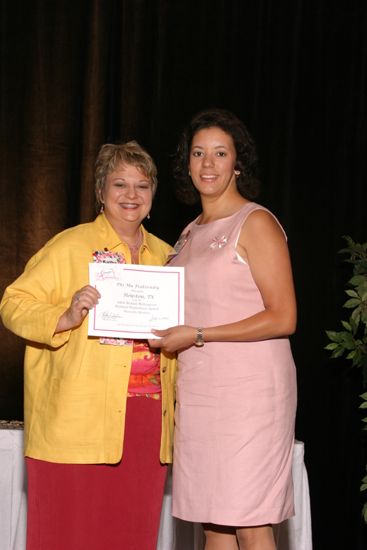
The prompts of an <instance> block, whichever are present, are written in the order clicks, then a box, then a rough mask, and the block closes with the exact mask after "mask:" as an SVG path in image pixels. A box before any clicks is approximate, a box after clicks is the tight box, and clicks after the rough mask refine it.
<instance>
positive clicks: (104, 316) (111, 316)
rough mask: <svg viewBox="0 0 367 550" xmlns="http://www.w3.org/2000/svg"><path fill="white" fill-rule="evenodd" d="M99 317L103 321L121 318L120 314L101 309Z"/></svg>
mask: <svg viewBox="0 0 367 550" xmlns="http://www.w3.org/2000/svg"><path fill="white" fill-rule="evenodd" d="M101 317H102V319H103V321H118V320H119V319H122V315H119V314H118V313H112V312H111V311H103V312H102V313H101Z"/></svg>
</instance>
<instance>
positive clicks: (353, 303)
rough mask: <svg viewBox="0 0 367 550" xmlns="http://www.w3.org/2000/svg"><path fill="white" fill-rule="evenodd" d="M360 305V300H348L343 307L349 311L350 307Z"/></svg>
mask: <svg viewBox="0 0 367 550" xmlns="http://www.w3.org/2000/svg"><path fill="white" fill-rule="evenodd" d="M360 303H361V300H360V299H359V298H350V299H349V300H347V301H346V302H345V304H343V307H346V308H347V309H351V308H352V307H358V306H359V305H360Z"/></svg>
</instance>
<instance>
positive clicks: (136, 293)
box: [88, 262, 185, 339]
mask: <svg viewBox="0 0 367 550" xmlns="http://www.w3.org/2000/svg"><path fill="white" fill-rule="evenodd" d="M89 284H90V285H91V286H94V287H95V288H96V289H97V290H98V291H99V293H100V294H101V298H100V299H99V303H98V304H97V305H96V306H95V307H94V308H93V309H91V310H90V312H89V319H88V334H89V335H90V336H109V337H114V338H136V339H146V338H151V339H153V338H158V336H154V334H152V333H151V329H165V328H168V327H172V326H176V325H183V324H184V322H185V321H184V268H183V267H169V266H167V267H166V266H164V267H160V266H155V265H134V264H114V263H111V264H110V263H98V262H96V263H90V264H89Z"/></svg>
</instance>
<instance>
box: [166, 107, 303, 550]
mask: <svg viewBox="0 0 367 550" xmlns="http://www.w3.org/2000/svg"><path fill="white" fill-rule="evenodd" d="M256 162H257V161H256V152H255V146H254V142H253V140H252V138H251V136H250V135H249V133H248V131H247V129H246V127H245V126H244V125H243V123H242V122H241V121H240V120H239V119H238V118H237V117H236V116H234V115H233V114H232V113H230V112H228V111H224V110H219V109H213V110H207V111H204V112H202V113H199V114H198V115H196V117H194V119H193V120H192V121H191V122H190V124H189V126H188V128H187V129H186V130H185V132H184V133H183V136H182V139H181V142H180V144H179V147H178V152H177V157H176V166H175V173H176V177H177V180H178V183H179V191H180V194H181V196H183V195H184V196H185V198H186V199H188V200H190V199H192V198H193V197H194V198H195V197H197V198H200V200H201V205H202V213H201V214H200V215H199V216H198V217H197V218H196V219H195V220H194V221H193V222H191V223H190V224H189V225H188V226H187V227H186V228H185V229H184V231H183V233H182V235H181V237H180V239H179V241H178V243H177V245H176V247H175V248H176V255H175V257H173V258H172V260H171V265H179V266H184V267H185V296H186V298H185V302H186V303H185V315H186V325H184V326H176V327H171V328H168V329H167V330H161V331H158V330H157V331H156V334H157V335H158V336H160V337H161V340H160V345H161V347H162V349H163V350H165V351H166V352H173V351H178V352H179V372H178V380H177V399H176V416H175V420H176V430H175V444H174V474H173V476H174V477H173V492H174V493H173V515H174V516H176V517H179V518H181V519H184V520H188V521H194V522H201V523H203V525H204V530H205V535H206V546H205V548H206V550H215V549H220V550H236V549H238V548H240V549H246V550H274V549H275V542H274V537H273V532H272V524H276V523H279V522H281V521H283V520H285V519H286V518H289V517H290V516H292V515H293V513H294V512H293V486H292V475H291V469H292V452H293V442H294V421H295V411H296V373H295V366H294V362H293V358H292V353H291V349H290V345H289V340H288V336H289V335H290V334H292V333H293V332H294V330H295V327H296V300H295V293H294V287H293V279H292V269H291V263H290V258H289V253H288V247H287V242H286V237H285V234H284V231H283V229H282V227H281V226H280V224H279V222H278V221H277V220H276V218H275V217H274V215H273V214H271V213H270V212H269V211H268V210H267V209H266V208H264V207H262V206H260V205H259V204H257V203H255V202H253V198H254V196H255V187H256V184H257V179H256Z"/></svg>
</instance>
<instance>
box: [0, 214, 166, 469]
mask: <svg viewBox="0 0 367 550" xmlns="http://www.w3.org/2000/svg"><path fill="white" fill-rule="evenodd" d="M143 237H144V238H143V244H142V247H141V249H140V256H139V261H140V263H141V264H145V265H163V264H164V263H165V262H166V259H167V255H168V253H169V251H170V250H171V247H170V246H169V245H168V244H166V243H165V242H163V241H161V240H160V239H158V238H157V237H155V236H154V235H152V234H150V233H148V232H147V231H146V230H145V229H144V228H143ZM103 249H108V250H111V251H113V252H120V253H122V254H123V255H124V256H125V259H126V261H127V263H130V261H131V256H130V251H129V248H128V246H126V245H125V243H122V242H121V239H120V238H119V237H118V235H117V234H116V233H115V231H114V230H113V228H112V227H111V225H110V224H109V222H108V221H107V219H106V217H105V216H104V214H100V215H99V216H98V217H97V218H96V219H95V221H94V222H91V223H86V224H82V225H78V226H76V227H72V228H70V229H67V230H66V231H63V232H61V233H59V234H58V235H56V236H55V237H54V238H53V239H51V240H50V241H49V242H48V243H47V244H46V245H45V246H44V247H43V248H42V249H41V250H40V251H39V252H37V253H36V254H35V255H34V256H33V257H32V258H31V259H30V260H29V262H28V263H27V266H26V268H25V271H24V273H23V274H22V275H21V276H20V277H19V278H18V279H16V281H14V283H13V284H11V285H10V286H9V287H8V288H7V289H6V291H5V293H4V296H3V299H2V302H1V304H0V313H1V316H2V320H3V322H4V325H5V326H6V327H7V328H9V329H10V330H11V331H13V332H14V333H15V334H17V335H19V336H21V337H22V338H25V339H26V340H27V345H26V351H25V363H24V367H25V374H24V384H25V387H24V392H25V395H24V409H25V410H24V424H25V433H24V436H25V437H24V441H25V454H26V456H30V457H33V458H38V459H42V460H48V461H50V462H64V463H76V464H78V463H79V464H90V463H94V464H96V463H111V464H114V463H116V462H118V461H119V460H120V459H121V456H122V452H123V435H124V426H125V413H126V398H127V388H128V382H129V375H130V370H131V359H132V346H111V345H101V344H100V343H99V339H98V338H88V335H87V328H88V327H87V325H88V321H87V319H85V320H84V321H83V323H82V325H81V326H80V327H78V328H76V329H73V330H70V331H67V332H62V333H59V334H54V331H55V328H56V325H57V322H58V319H59V317H60V316H61V314H62V313H63V312H64V311H65V309H66V308H67V307H68V306H69V304H70V301H71V297H72V295H73V294H74V292H75V291H76V290H78V289H79V288H81V287H82V286H84V285H86V284H88V263H90V262H91V261H93V258H92V254H93V252H94V251H95V250H103ZM175 369H176V361H175V358H174V357H173V356H167V355H165V354H161V383H162V437H161V448H160V460H161V462H162V463H165V462H171V461H172V432H173V412H174V410H173V409H174V386H175ZM141 399H143V398H141Z"/></svg>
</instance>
